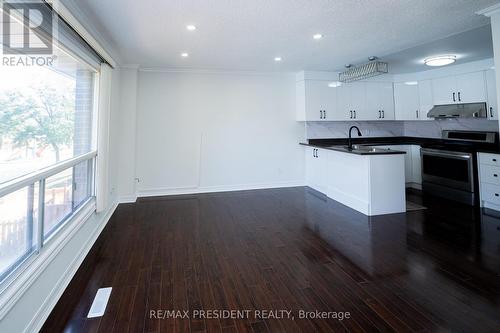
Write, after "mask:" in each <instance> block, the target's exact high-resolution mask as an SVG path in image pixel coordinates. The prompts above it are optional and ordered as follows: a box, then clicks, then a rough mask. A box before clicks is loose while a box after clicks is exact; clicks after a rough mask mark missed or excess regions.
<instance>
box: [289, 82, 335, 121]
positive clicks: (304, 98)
mask: <svg viewBox="0 0 500 333" xmlns="http://www.w3.org/2000/svg"><path fill="white" fill-rule="evenodd" d="M296 89H297V90H296V98H297V120H300V121H327V120H333V119H334V116H333V113H334V112H335V108H336V104H337V103H336V91H335V90H336V89H335V88H332V87H330V86H329V82H328V81H321V80H304V81H299V82H297V85H296Z"/></svg>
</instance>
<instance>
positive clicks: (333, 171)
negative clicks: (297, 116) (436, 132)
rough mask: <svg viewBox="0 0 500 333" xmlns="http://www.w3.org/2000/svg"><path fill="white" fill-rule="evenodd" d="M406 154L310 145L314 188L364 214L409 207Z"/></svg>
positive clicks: (308, 165)
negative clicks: (406, 195) (346, 150)
mask: <svg viewBox="0 0 500 333" xmlns="http://www.w3.org/2000/svg"><path fill="white" fill-rule="evenodd" d="M404 164H405V160H404V155H402V154H394V155H356V154H349V153H344V152H337V151H333V150H327V149H321V148H314V147H307V149H306V170H307V172H306V175H307V176H306V181H307V185H308V186H310V187H311V188H313V189H315V190H317V191H319V192H321V193H323V194H326V195H327V196H328V197H330V198H331V199H333V200H335V201H338V202H340V203H342V204H344V205H346V206H348V207H350V208H353V209H355V210H357V211H359V212H361V213H363V214H365V215H369V216H372V215H381V214H392V213H401V212H404V211H405V210H406V201H405V165H404Z"/></svg>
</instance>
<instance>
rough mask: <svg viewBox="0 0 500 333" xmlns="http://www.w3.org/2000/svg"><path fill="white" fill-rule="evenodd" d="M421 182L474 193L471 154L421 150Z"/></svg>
mask: <svg viewBox="0 0 500 333" xmlns="http://www.w3.org/2000/svg"><path fill="white" fill-rule="evenodd" d="M420 154H421V157H422V180H423V181H427V182H430V183H434V184H439V185H443V186H447V187H451V188H455V189H458V190H463V191H467V192H474V174H473V172H474V171H473V170H474V168H473V160H472V154H471V153H463V152H455V151H447V150H437V149H428V148H422V149H421V150H420Z"/></svg>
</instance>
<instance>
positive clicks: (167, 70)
mask: <svg viewBox="0 0 500 333" xmlns="http://www.w3.org/2000/svg"><path fill="white" fill-rule="evenodd" d="M139 72H152V73H180V74H182V73H185V74H227V75H248V76H288V75H295V74H296V72H292V71H286V72H276V71H274V72H273V71H269V72H263V71H238V70H222V69H220V70H218V69H202V68H170V67H141V66H139Z"/></svg>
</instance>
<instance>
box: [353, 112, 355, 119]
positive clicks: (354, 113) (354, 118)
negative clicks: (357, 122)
mask: <svg viewBox="0 0 500 333" xmlns="http://www.w3.org/2000/svg"><path fill="white" fill-rule="evenodd" d="M353 112H354V119H356V110H354V111H353Z"/></svg>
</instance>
